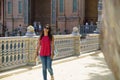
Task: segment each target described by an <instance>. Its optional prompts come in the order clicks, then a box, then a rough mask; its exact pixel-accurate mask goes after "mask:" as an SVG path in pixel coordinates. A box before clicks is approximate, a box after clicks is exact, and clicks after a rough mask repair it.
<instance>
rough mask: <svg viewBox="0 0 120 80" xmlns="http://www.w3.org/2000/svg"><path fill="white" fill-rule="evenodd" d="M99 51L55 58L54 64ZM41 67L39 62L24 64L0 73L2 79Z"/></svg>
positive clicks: (92, 54)
mask: <svg viewBox="0 0 120 80" xmlns="http://www.w3.org/2000/svg"><path fill="white" fill-rule="evenodd" d="M99 53H101V51H94V52H90V53H86V54H82V55H80V56H72V57H68V58H64V59H60V60H54V61H53V65H57V64H60V63H65V62H69V61H73V60H77V59H80V58H84V57H87V56H94V55H97V54H99ZM41 67H42V65H41V64H39V65H37V66H24V67H20V68H16V69H14V70H13V69H12V70H10V71H5V72H1V73H0V79H2V78H5V77H9V76H12V75H14V74H20V73H24V72H26V71H30V70H34V69H38V68H41Z"/></svg>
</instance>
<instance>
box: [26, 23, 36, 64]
mask: <svg viewBox="0 0 120 80" xmlns="http://www.w3.org/2000/svg"><path fill="white" fill-rule="evenodd" d="M25 37H28V40H29V44H28V65H34V64H35V60H34V57H35V49H36V45H37V44H36V41H37V37H36V34H35V32H34V27H33V26H31V25H30V26H28V28H27V33H26V35H25Z"/></svg>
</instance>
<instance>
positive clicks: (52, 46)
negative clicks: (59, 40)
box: [51, 36, 54, 59]
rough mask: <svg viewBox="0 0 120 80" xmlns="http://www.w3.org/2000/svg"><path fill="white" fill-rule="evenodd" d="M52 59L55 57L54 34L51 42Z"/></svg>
mask: <svg viewBox="0 0 120 80" xmlns="http://www.w3.org/2000/svg"><path fill="white" fill-rule="evenodd" d="M51 50H52V51H51V59H53V57H54V36H52V42H51Z"/></svg>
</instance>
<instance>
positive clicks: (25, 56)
mask: <svg viewBox="0 0 120 80" xmlns="http://www.w3.org/2000/svg"><path fill="white" fill-rule="evenodd" d="M38 38H39V36H35V37H4V38H3V37H2V38H0V71H3V70H8V69H11V68H15V67H20V66H24V65H33V64H35V59H34V57H35V52H36V46H37V40H38ZM54 44H55V50H57V53H56V54H55V58H54V59H59V58H63V57H68V56H72V55H80V51H82V52H83V51H87V52H88V51H92V50H97V49H98V46H99V42H98V35H94V36H93V35H88V36H87V37H86V39H85V40H80V36H72V35H54ZM92 44H93V45H92ZM86 45H87V46H90V47H91V48H88V47H87V48H86ZM83 46H84V47H83ZM96 46H97V47H96Z"/></svg>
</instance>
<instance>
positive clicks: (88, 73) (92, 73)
mask: <svg viewBox="0 0 120 80" xmlns="http://www.w3.org/2000/svg"><path fill="white" fill-rule="evenodd" d="M22 69H24V70H23V72H22ZM25 69H26V70H25ZM17 70H19V71H18V72H12V73H10V75H9V76H7V77H5V76H4V78H2V76H1V75H2V74H3V73H2V74H0V80H43V79H42V70H41V65H38V66H35V67H31V68H29V67H25V68H21V69H17ZM53 70H54V76H55V80H114V78H113V75H112V73H111V71H110V70H109V69H108V66H107V65H106V63H105V60H104V57H103V54H102V53H99V54H94V55H91V54H89V55H87V56H85V57H81V56H79V57H69V58H65V59H60V60H56V61H53ZM20 71H21V72H20ZM7 73H8V72H7ZM7 73H6V74H7ZM49 77H50V76H49V74H48V80H50V79H49Z"/></svg>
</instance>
